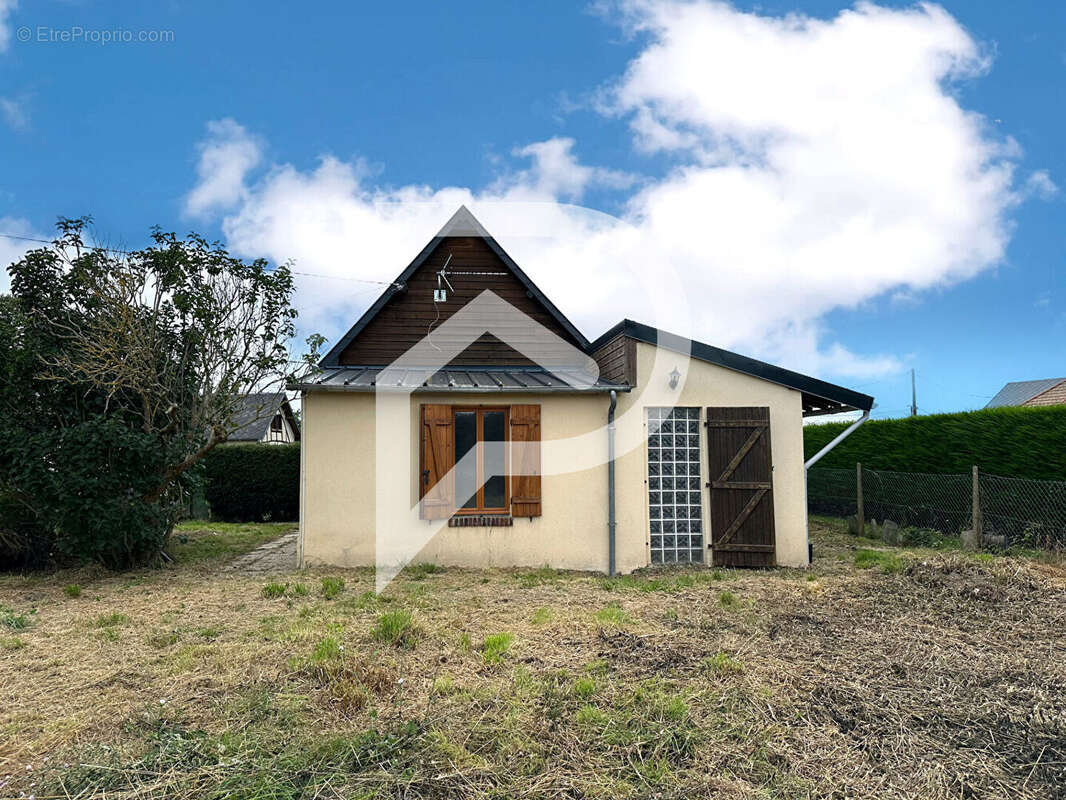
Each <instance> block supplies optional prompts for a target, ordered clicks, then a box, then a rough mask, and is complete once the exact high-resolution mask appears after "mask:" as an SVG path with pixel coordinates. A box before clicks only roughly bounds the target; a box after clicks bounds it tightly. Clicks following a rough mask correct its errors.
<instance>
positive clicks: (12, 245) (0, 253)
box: [0, 217, 48, 294]
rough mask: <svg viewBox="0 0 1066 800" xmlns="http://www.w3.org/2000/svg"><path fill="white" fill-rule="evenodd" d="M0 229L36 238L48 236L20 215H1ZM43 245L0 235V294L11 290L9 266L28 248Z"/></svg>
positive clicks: (31, 248) (16, 234) (4, 231)
mask: <svg viewBox="0 0 1066 800" xmlns="http://www.w3.org/2000/svg"><path fill="white" fill-rule="evenodd" d="M0 231H2V232H3V233H10V234H14V235H15V236H29V237H32V238H36V239H41V238H48V237H44V236H42V235H41V234H40V233H37V232H36V231H35V230H34V229H33V226H32V225H30V223H29V221H28V220H25V219H22V218H20V217H0ZM42 246H43V245H41V244H38V243H37V242H27V241H24V240H22V239H11V238H8V237H7V236H0V294H7V293H8V292H10V291H11V276H10V275H9V274H8V272H7V268H8V267H9V266H10V265H11V264H13V263H15V262H16V261H18V260H19V259H21V258H22V255H23V253H25V252H26V251H27V250H33V249H34V248H37V247H42Z"/></svg>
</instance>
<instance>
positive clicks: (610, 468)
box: [607, 389, 618, 576]
mask: <svg viewBox="0 0 1066 800" xmlns="http://www.w3.org/2000/svg"><path fill="white" fill-rule="evenodd" d="M617 405H618V393H617V392H615V391H614V389H612V390H611V405H610V407H609V408H608V409H607V574H608V575H612V576H613V575H614V529H615V519H614V409H615V406H617Z"/></svg>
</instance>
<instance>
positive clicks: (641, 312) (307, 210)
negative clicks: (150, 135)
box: [190, 0, 1053, 379]
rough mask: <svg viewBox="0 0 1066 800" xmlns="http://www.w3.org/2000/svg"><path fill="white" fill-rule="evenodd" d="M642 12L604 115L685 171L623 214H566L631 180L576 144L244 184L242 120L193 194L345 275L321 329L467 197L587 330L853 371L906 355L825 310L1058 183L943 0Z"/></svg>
mask: <svg viewBox="0 0 1066 800" xmlns="http://www.w3.org/2000/svg"><path fill="white" fill-rule="evenodd" d="M623 8H624V12H625V13H624V19H625V24H626V25H627V26H628V28H629V29H630V31H631V32H632V33H634V35H637V36H640V37H643V39H642V42H643V44H642V48H643V49H642V50H641V52H640V54H639V55H638V56H637V57H636V58H635V59H634V60H633V61H632V62H631V63H630V65H629V67H628V69H627V70H626V71H625V73H624V74H623V75H622V76H621V77H620V78H619V79H618V81H616V82H615V83H613V84H612V85H611V86H610V87H608V88H607V89H606V90H605V91H604V92H603V94H602V100H601V102H602V107H603V108H604V110H605V111H606V112H607V113H609V114H613V115H616V116H619V117H621V118H623V119H625V120H627V121H628V123H629V124H630V126H631V128H632V130H633V134H634V141H635V144H636V145H637V146H638V147H640V148H642V149H644V150H648V151H656V152H666V153H668V154H669V155H670V157H671V158H672V159H674V160H675V164H676V165H675V167H673V168H672V169H671V170H670V171H669V172H668V173H667V174H665V175H663V176H661V177H659V178H656V179H646V180H644V181H643V182H642V183H640V184H639V185H638V188H637V189H636V190H633V192H632V194H631V195H630V196H629V198H628V200H627V203H626V206H625V213H624V220H622V221H616V220H615V221H612V220H608V219H606V218H605V217H604V216H602V215H597V214H595V213H591V212H585V211H580V210H577V209H574V208H573V207H567V206H562V205H559V204H558V203H559V201H563V200H569V201H572V202H576V201H578V200H580V198H581V197H582V196H583V194H584V193H585V192H586V191H587V190H588V189H589V188H590V187H592V186H596V185H600V186H606V187H613V188H615V189H620V188H622V187H626V186H629V185H630V184H631V182H632V178H631V177H630V176H627V175H624V174H621V173H618V172H614V171H611V170H606V169H603V168H600V167H593V166H588V165H584V164H582V163H581V162H580V161H579V160H578V159H577V157H576V156H575V154H574V151H575V149H577V148H579V144H575V142H574V141H573V140H570V139H563V138H557V139H550V140H548V141H545V142H537V143H533V144H530V145H528V146H526V147H522V148H520V149H518V150H516V151H515V155H516V156H517V157H519V158H525V159H528V160H529V165H528V167H526V168H524V169H520V170H516V171H511V172H508V173H505V174H503V175H501V176H500V177H499V178H498V179H497V180H496V181H495V182H494V183H492V184H491V185H490V186H489V187H488V188H486V189H484V190H481V191H476V190H474V189H471V188H465V187H430V186H402V187H382V186H379V185H375V184H374V182H373V181H372V180H371V179H370V177H369V176H368V175H367V173H366V171H365V170H364V169H362V168H361V166H360V165H359V164H358V163H348V162H344V161H340V160H338V159H336V158H334V157H332V156H326V157H323V158H322V159H321V161H320V163H319V166H318V167H317V168H316V169H314V170H311V171H301V170H298V169H296V168H294V167H292V166H291V165H278V166H274V167H272V168H271V169H269V170H268V171H267V172H266V174H264V175H261V176H259V177H258V179H257V180H255V181H252V182H250V183H249V182H248V180H247V177H248V175H249V171H250V170H251V169H252V168H253V167H254V166H255V165H256V164H257V163H258V161H259V158H260V153H261V148H260V147H259V146H258V145H255V144H254V141H253V140H251V138H250V137H249V136H248V134H247V132H245V131H244V129H243V128H241V127H240V126H239V125H237V124H236V123H235V122H233V121H232V120H228V121H225V122H224V123H213V124H212V126H211V128H210V129H209V134H210V136H209V140H208V142H207V143H205V145H204V146H203V148H202V151H201V153H202V158H201V164H200V170H199V174H200V183H199V184H198V185H197V187H196V188H195V189H194V190H193V192H192V193H191V194H190V198H191V199H190V206H192V207H193V208H198V209H201V210H208V209H218V208H220V207H224V206H227V205H230V204H232V206H233V207H232V210H231V211H229V212H228V213H227V214H225V215H224V217H223V220H222V225H223V230H224V232H225V235H226V237H227V239H228V241H229V244H230V246H231V247H232V248H233V249H234V250H235V251H236V252H239V253H242V254H244V255H248V256H266V257H269V258H272V259H274V260H278V261H280V260H285V259H287V258H290V257H291V258H295V259H296V261H297V269H299V270H301V271H307V272H314V273H319V274H325V275H332V276H336V278H338V279H334V280H325V279H317V278H316V279H311V278H308V279H301V281H300V288H299V302H300V304H301V312H302V322H303V325H304V327H305V328H308V329H318V330H321V331H322V332H323V333H326V334H327V335H329V336H331V337H333V338H335V337H336V336H337V335H338V334H339V333H341V332H343V330H344V329H346V328H347V326H348V325H350V324H351V322H352V321H354V319H355V318H356V316H357V314H358V313H360V312H361V311H362V310H363V308H365V307H366V305H368V304H369V302H371V301H372V299H373V296H374V294H375V292H376V291H377V290H376V289H374V288H373V287H368V286H367V285H365V284H356V283H352V282H345V281H344V280H340V279H339V278H341V277H347V278H352V277H360V278H367V279H379V280H380V279H386V280H387V279H391V278H392V277H393V276H394V275H395V274H396V273H398V272H399V271H400V269H401V268H402V267H403V266H404V265H405V264H406V263H407V262H408V261H409V260H410V259H411V258H412V257H413V256H414V255H415V254H416V253H417V251H418V250H419V248H420V247H421V246H422V245H423V244H424V242H425V241H427V240H428V239H429V237H430V236H432V235H433V234H434V233H435V232H436V230H437V229H438V228H439V227H440V225H441V224H442V223H443V221H444V220H445V219H447V217H448V215H450V213H451V212H452V211H454V209H455V208H456V207H457V206H458V205H459V204H460V203H468V204H471V207H472V209H473V210H474V212H475V213H476V214H478V215H479V216H480V217H482V221H483V222H484V223H485V225H486V227H487V228H488V229H489V230H490V231H491V232H492V233H494V234H495V235H496V237H497V238H498V239H499V240H500V242H501V244H503V246H504V247H505V248H507V249H508V250H509V251H510V252H511V254H512V255H513V256H515V258H516V260H517V261H518V262H519V263H520V264H521V265H522V266H523V268H524V269H525V270H526V271H527V272H528V273H529V274H530V275H531V276H532V277H533V279H534V280H535V281H537V283H538V284H539V285H540V286H541V287H542V288H543V289H544V290H545V291H546V292H547V294H548V295H549V296H550V297H552V298H553V299H554V300H555V301H556V302H557V304H558V305H559V306H560V307H561V308H562V309H563V311H564V312H565V313H567V314H568V315H570V316H571V318H572V319H574V321H575V322H576V323H577V324H578V325H579V326H580V327H582V329H583V330H584V331H585V332H586V333H587V334H588V335H590V336H595V335H597V334H598V333H599V332H601V331H602V330H603V329H604V328H605V327H607V326H608V325H610V324H612V323H613V322H616V321H617V320H618V319H619V318H621V317H623V316H629V317H631V318H635V319H639V320H642V321H647V322H649V323H651V324H657V325H660V326H662V327H664V328H666V329H669V330H674V331H677V332H679V333H690V334H691V335H692V336H694V337H695V338H699V339H703V340H705V341H710V342H712V343H714V344H718V345H720V346H723V347H729V348H734V349H738V350H741V351H743V352H748V353H751V354H753V355H757V356H761V357H764V358H769V359H771V360H774V361H777V362H778V363H781V364H783V365H787V366H790V367H793V368H797V369H803V370H809V371H812V372H814V373H816V374H822V375H826V376H830V377H834V376H835V377H838V378H841V379H844V378H856V377H861V378H866V377H871V376H876V375H879V374H884V373H886V372H891V371H894V370H898V369H899V368H900V367H901V362H900V361H899V359H897V358H896V357H894V356H893V355H891V354H873V355H867V354H862V353H857V352H855V351H854V349H849V348H847V347H845V346H844V345H843V344H841V343H840V342H837V341H834V337H833V332H832V331H831V330H829V328H828V327H827V326H826V324H825V322H824V319H825V316H826V314H827V313H829V312H831V311H833V310H836V309H854V308H858V307H861V306H862V305H863V304H865V303H868V302H869V301H871V300H873V299H874V298H877V297H880V296H884V295H888V296H893V295H896V296H916V295H918V293H920V292H921V291H922V290H926V289H929V288H931V287H941V286H947V285H951V284H953V283H956V282H958V281H963V280H966V279H969V278H971V277H973V276H975V275H976V274H978V273H980V272H981V271H983V270H985V269H988V268H990V267H992V266H994V265H995V264H997V263H998V262H999V261H1000V260H1001V259H1002V257H1003V254H1004V250H1005V247H1006V244H1007V242H1008V240H1009V230H1010V223H1009V213H1010V211H1011V209H1012V208H1013V207H1014V206H1015V205H1016V204H1017V203H1018V202H1020V201H1021V199H1022V198H1023V197H1024V196H1026V195H1027V194H1029V193H1032V192H1033V191H1035V190H1043V191H1045V192H1046V191H1047V190H1048V186H1053V183H1051V179H1050V177H1049V176H1047V175H1046V173H1040V172H1038V173H1035V175H1043V178H1030V179H1029V187H1028V188H1029V189H1030V191H1029V192H1026V187H1025V186H1023V187H1022V188H1020V189H1019V188H1018V187H1017V186H1016V180H1015V177H1014V171H1015V165H1016V163H1017V161H1018V159H1019V157H1020V153H1019V149H1018V147H1017V145H1016V144H1015V143H1013V142H1012V141H1010V140H1009V139H1006V140H1004V139H1002V138H1001V137H998V135H997V134H996V133H995V132H994V131H993V130H991V126H989V125H987V124H986V120H985V119H984V118H983V117H981V116H980V115H978V114H975V113H973V112H970V111H967V110H965V109H963V108H962V107H961V106H960V105H959V103H958V100H957V99H956V97H955V95H954V93H953V91H952V86H951V84H952V82H954V81H957V80H960V79H963V78H972V77H975V76H979V75H980V74H982V73H983V72H984V71H986V70H987V69H988V68H989V66H990V65H989V62H988V60H987V59H986V57H985V56H984V54H983V53H982V51H981V49H980V48H979V47H978V45H977V44H976V43H975V41H974V40H973V39H972V38H971V37H970V36H969V34H968V33H967V32H966V31H965V30H964V29H963V28H962V27H961V26H960V25H959V24H958V23H957V22H956V21H955V20H954V19H953V18H952V17H951V16H950V15H949V14H948V13H947V12H945V11H944V10H943V9H941V8H939V7H937V6H931V5H924V6H919V7H917V8H912V9H907V10H889V9H883V8H880V7H877V6H873V5H868V4H860V5H858V6H856V7H855V8H854V9H852V10H848V11H844V12H842V13H841V14H839V15H838V16H837V17H835V18H833V19H830V20H818V19H812V18H809V17H805V16H800V15H789V16H787V17H770V16H761V15H758V14H749V13H742V12H739V11H737V10H735V9H734V8H732V7H731V6H729V5H726V4H723V3H709V2H654V3H653V2H645V1H644V0H633V1H632V2H629V3H626V4H624V7H623ZM234 131H236V132H239V135H234V133H233V132H234ZM235 142H239V143H241V146H236V145H235ZM249 142H252V144H249ZM220 175H222V176H225V177H224V178H221V179H220V178H219V176H220ZM1045 179H1046V180H1045ZM519 201H521V204H517V203H519ZM842 333H843V334H844V336H845V338H846V331H844V332H842Z"/></svg>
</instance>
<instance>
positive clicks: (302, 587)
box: [292, 583, 311, 597]
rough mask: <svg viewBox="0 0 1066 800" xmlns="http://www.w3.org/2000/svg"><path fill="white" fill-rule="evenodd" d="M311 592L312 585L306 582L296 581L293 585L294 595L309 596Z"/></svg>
mask: <svg viewBox="0 0 1066 800" xmlns="http://www.w3.org/2000/svg"><path fill="white" fill-rule="evenodd" d="M310 594H311V587H309V586H308V585H307V584H306V583H294V584H293V585H292V595H293V597H307V596H308V595H310Z"/></svg>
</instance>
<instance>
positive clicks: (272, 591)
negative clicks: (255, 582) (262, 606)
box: [263, 581, 289, 600]
mask: <svg viewBox="0 0 1066 800" xmlns="http://www.w3.org/2000/svg"><path fill="white" fill-rule="evenodd" d="M288 589H289V584H287V583H278V582H277V581H271V582H270V583H268V584H267V585H266V586H264V587H263V597H265V598H267V599H268V600H276V599H277V598H279V597H284V596H285V592H287V591H288Z"/></svg>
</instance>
